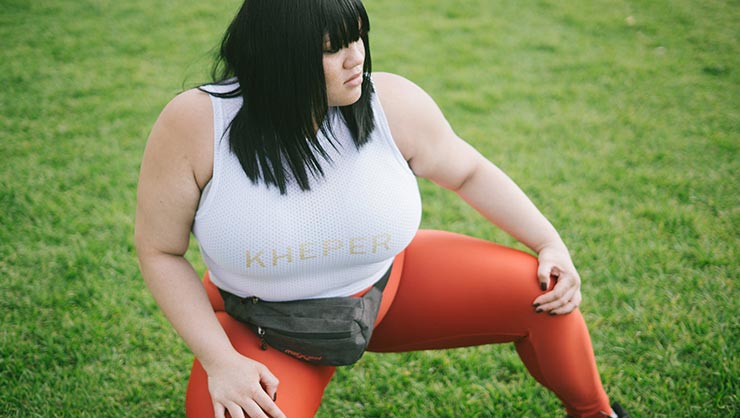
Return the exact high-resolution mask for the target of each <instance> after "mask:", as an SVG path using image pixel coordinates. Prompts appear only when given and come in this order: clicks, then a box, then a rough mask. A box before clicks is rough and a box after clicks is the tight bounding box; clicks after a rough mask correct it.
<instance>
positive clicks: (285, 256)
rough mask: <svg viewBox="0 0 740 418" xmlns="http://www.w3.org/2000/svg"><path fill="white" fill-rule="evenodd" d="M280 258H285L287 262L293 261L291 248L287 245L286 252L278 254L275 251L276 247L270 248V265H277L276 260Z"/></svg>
mask: <svg viewBox="0 0 740 418" xmlns="http://www.w3.org/2000/svg"><path fill="white" fill-rule="evenodd" d="M281 258H285V259H286V260H288V263H292V262H293V248H291V247H288V252H287V253H285V254H283V255H279V254H278V252H277V249H275V248H273V249H272V265H273V266H277V263H278V260H279V259H281Z"/></svg>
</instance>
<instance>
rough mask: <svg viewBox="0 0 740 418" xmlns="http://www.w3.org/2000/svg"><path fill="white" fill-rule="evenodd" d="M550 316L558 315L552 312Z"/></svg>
mask: <svg viewBox="0 0 740 418" xmlns="http://www.w3.org/2000/svg"><path fill="white" fill-rule="evenodd" d="M549 315H550V316H556V315H557V314H556V313H555V312H550V313H549Z"/></svg>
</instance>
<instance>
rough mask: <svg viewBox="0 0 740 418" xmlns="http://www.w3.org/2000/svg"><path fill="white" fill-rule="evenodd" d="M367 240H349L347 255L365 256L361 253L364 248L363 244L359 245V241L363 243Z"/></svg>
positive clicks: (359, 238) (363, 252)
mask: <svg viewBox="0 0 740 418" xmlns="http://www.w3.org/2000/svg"><path fill="white" fill-rule="evenodd" d="M366 239H367V238H364V237H356V238H350V239H349V253H350V254H367V253H366V252H365V251H362V250H363V249H364V248H365V244H364V243H360V241H365V240H366Z"/></svg>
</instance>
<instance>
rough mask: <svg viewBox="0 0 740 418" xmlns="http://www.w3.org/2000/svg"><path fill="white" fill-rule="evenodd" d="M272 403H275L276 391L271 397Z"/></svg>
mask: <svg viewBox="0 0 740 418" xmlns="http://www.w3.org/2000/svg"><path fill="white" fill-rule="evenodd" d="M272 401H273V402H275V401H277V391H276V392H275V394H274V395H272Z"/></svg>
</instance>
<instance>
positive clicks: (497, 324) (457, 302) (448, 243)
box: [186, 230, 611, 418]
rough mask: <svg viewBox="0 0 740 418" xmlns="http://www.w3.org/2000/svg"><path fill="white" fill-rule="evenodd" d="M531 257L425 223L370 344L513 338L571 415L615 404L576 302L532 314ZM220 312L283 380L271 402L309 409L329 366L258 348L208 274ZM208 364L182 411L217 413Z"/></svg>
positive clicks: (296, 415)
mask: <svg viewBox="0 0 740 418" xmlns="http://www.w3.org/2000/svg"><path fill="white" fill-rule="evenodd" d="M536 274H537V259H536V258H535V257H533V256H531V255H529V254H527V253H524V252H521V251H518V250H515V249H511V248H507V247H503V246H500V245H497V244H493V243H490V242H488V241H483V240H479V239H475V238H470V237H467V236H464V235H459V234H453V233H449V232H442V231H430V230H421V231H419V232H418V233H417V235H416V237H415V238H414V239H413V241H412V242H411V244H410V245H409V246H408V247H407V248H406V250H404V252H402V253H401V254H399V255H398V256H397V258H396V260H395V262H394V264H393V269H392V273H391V277H390V279H389V282H388V285H387V286H386V288H385V291H384V292H383V300H382V303H381V308H380V312H379V314H378V320H377V325H376V328H375V331H374V333H373V336H372V340H371V342H370V347H369V350H370V351H375V352H400V351H411V350H427V349H441V348H452V347H463V346H472V345H480V344H490V343H503V342H513V343H514V344H515V346H516V350H517V352H518V353H519V356H520V357H521V359H522V361H523V362H524V364H525V365H526V367H527V369H528V370H529V372H530V373H531V374H532V376H534V378H535V379H536V380H537V381H538V382H539V383H541V384H542V385H544V386H545V387H547V388H548V389H550V390H551V391H553V392H554V393H555V394H556V395H557V396H558V397H559V398H560V399H561V401H562V402H563V403H564V405H565V407H566V410H567V412H568V414H570V415H571V416H574V417H603V415H602V414H600V411H607V412H609V411H611V409H610V407H609V399H608V398H607V396H606V394H605V393H604V389H603V388H602V385H601V379H600V377H599V374H598V371H597V369H596V362H595V360H594V354H593V350H592V348H591V340H590V337H589V335H588V330H587V329H586V325H585V323H584V321H583V317H582V316H581V314H580V312H579V311H578V310H576V311H574V312H572V313H570V314H568V315H561V316H550V315H547V314H537V313H535V311H534V308H533V307H532V301H533V300H534V299H535V298H536V297H537V296H538V295H540V294H541V293H542V291H541V290H540V289H539V283H538V281H537V276H536ZM204 284H205V286H206V290H207V291H208V294H209V298H210V299H211V303H212V304H213V306H214V309H215V310H216V315H217V316H218V319H219V320H220V322H221V324H222V325H223V327H224V329H225V330H226V333H227V334H228V336H229V338H230V339H231V342H232V344H233V345H234V347H235V348H236V349H237V350H238V351H239V352H241V353H242V354H243V355H245V356H247V357H249V358H252V359H254V360H256V361H259V362H261V363H263V364H265V365H266V366H267V367H268V368H269V369H270V371H271V372H272V373H273V374H275V376H277V378H278V379H279V380H280V386H279V388H278V392H279V396H278V399H277V404H278V406H279V407H280V409H281V410H282V411H283V412H284V413H285V414H286V415H287V416H288V417H290V418H300V417H312V416H314V415H315V413H316V411H317V410H318V408H319V405H320V403H321V397H322V396H323V393H324V389H325V388H326V385H328V384H329V381H330V380H331V378H332V376H333V374H334V370H335V368H334V367H331V366H313V365H309V364H307V363H303V362H301V361H299V360H296V359H294V358H292V357H289V356H287V355H285V354H283V353H280V352H278V351H276V350H271V349H269V348H268V350H266V351H263V350H261V349H260V348H259V342H258V339H257V337H256V336H255V335H254V333H253V332H252V331H251V330H250V329H249V328H248V327H247V326H245V325H244V324H242V323H240V322H238V321H236V320H235V319H233V318H231V317H230V316H229V315H228V314H226V313H225V312H224V311H223V310H224V308H223V301H222V300H221V297H220V295H219V293H218V290H217V289H216V287H215V286H214V285H213V284H212V283H211V282H210V280H209V278H208V276H207V275H206V277H205V280H204ZM207 380H208V379H207V376H206V373H205V371H204V370H203V368H202V366H201V365H200V363H199V362H198V360H197V359H196V360H195V361H194V364H193V369H192V371H191V375H190V382H189V384H188V389H187V399H186V410H187V416H188V417H193V418H195V417H198V418H200V417H213V406H212V403H211V398H210V395H209V393H208V382H207Z"/></svg>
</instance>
